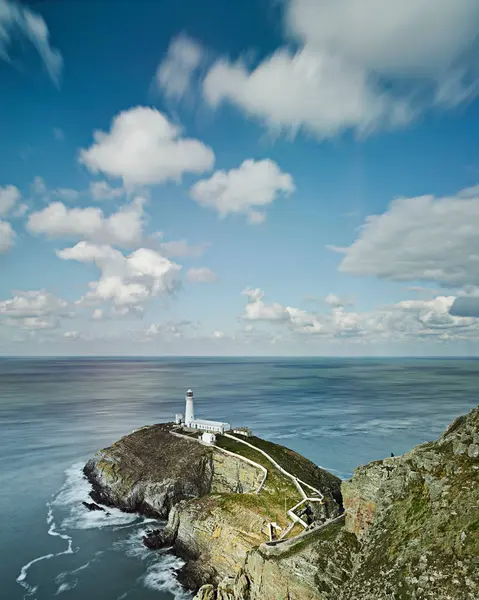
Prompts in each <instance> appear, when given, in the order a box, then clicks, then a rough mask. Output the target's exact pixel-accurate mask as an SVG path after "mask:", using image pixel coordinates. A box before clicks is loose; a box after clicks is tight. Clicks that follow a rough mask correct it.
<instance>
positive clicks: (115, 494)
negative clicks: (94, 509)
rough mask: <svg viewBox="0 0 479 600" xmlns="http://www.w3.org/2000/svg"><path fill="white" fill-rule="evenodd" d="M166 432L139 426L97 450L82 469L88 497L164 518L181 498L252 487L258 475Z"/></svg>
mask: <svg viewBox="0 0 479 600" xmlns="http://www.w3.org/2000/svg"><path fill="white" fill-rule="evenodd" d="M171 429H172V425H171V424H159V425H152V426H151V427H143V428H142V429H139V430H138V431H135V432H133V433H131V434H130V435H126V436H124V437H123V438H121V440H119V441H118V442H115V443H114V444H113V445H112V446H110V447H108V448H104V449H103V450H100V451H99V452H98V453H97V454H96V455H95V456H94V457H93V458H92V459H91V460H89V461H88V462H87V464H86V465H85V468H84V473H85V475H86V476H87V477H88V479H89V480H90V482H91V483H92V486H93V491H92V493H91V496H92V498H93V499H94V500H95V501H96V502H100V503H102V504H106V505H107V506H116V507H118V508H121V509H122V510H124V511H127V512H134V511H136V512H140V513H142V514H146V515H150V516H155V517H163V518H166V517H167V516H168V514H169V513H170V510H171V509H172V507H173V506H175V505H176V504H178V502H180V501H181V500H185V499H187V498H200V497H202V496H205V495H206V494H210V493H247V492H251V491H254V490H255V489H257V487H258V485H259V483H260V482H261V479H262V476H263V475H262V473H261V471H259V470H258V469H256V468H254V467H253V466H251V465H249V464H248V463H246V462H242V461H238V460H235V458H234V457H230V456H228V455H226V454H221V453H219V452H214V451H213V450H212V448H209V447H207V446H203V445H201V444H199V443H198V442H197V441H195V440H193V439H191V440H190V439H187V438H185V437H176V436H174V435H171V434H170V431H171Z"/></svg>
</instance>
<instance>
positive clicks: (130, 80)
mask: <svg viewBox="0 0 479 600" xmlns="http://www.w3.org/2000/svg"><path fill="white" fill-rule="evenodd" d="M478 19H479V5H478V4H477V2H476V1H475V0H414V1H413V0H403V2H401V3H398V2H395V1H393V0H391V1H390V2H389V3H388V11H387V12H384V2H383V0H360V1H359V0H358V1H356V0H354V1H353V0H338V1H336V2H332V1H330V0H283V1H281V2H278V1H273V0H245V1H244V2H241V3H224V2H220V1H219V0H218V1H217V0H209V1H206V2H193V1H190V0H179V1H178V2H176V3H174V5H173V4H171V3H164V2H154V1H152V0H145V1H143V0H135V1H133V0H121V1H120V0H119V1H113V0H103V1H98V2H97V1H95V2H80V1H77V0H63V1H62V2H60V1H58V0H56V1H55V0H44V1H36V2H23V3H19V2H12V1H11V0H0V33H2V35H1V36H0V89H1V91H2V93H1V94H0V132H1V135H0V275H1V277H0V353H1V354H4V355H14V354H15V355H16V354H19V355H37V354H41V355H43V354H53V355H74V354H145V355H156V354H205V355H217V354H218V355H228V354H239V355H250V354H251V355H256V354H258V355H262V354H263V355H277V354H278V355H289V354H292V355H353V356H362V355H419V356H422V355H435V354H438V355H468V354H477V351H478V348H479V344H478V340H479V320H478V319H479V258H478V257H479V241H478V237H477V233H476V232H477V231H478V226H479V187H475V186H476V185H477V184H478V181H479V147H478V142H477V140H478V135H477V134H478V130H479V101H478V100H477V96H478V94H479V77H478V75H479V73H478V71H477V64H478V61H477V59H478V56H479V46H478V42H477V39H476V38H475V27H474V23H477V22H478V21H477V20H478ZM95 132H97V133H96V134H95ZM98 132H101V133H98Z"/></svg>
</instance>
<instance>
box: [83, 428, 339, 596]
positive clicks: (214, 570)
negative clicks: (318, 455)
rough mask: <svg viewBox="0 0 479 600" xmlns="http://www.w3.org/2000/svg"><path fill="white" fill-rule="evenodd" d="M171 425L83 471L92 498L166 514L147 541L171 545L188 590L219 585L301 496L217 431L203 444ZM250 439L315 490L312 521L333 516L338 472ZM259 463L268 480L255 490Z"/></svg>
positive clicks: (131, 440)
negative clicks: (213, 443)
mask: <svg viewBox="0 0 479 600" xmlns="http://www.w3.org/2000/svg"><path fill="white" fill-rule="evenodd" d="M172 429H173V426H172V425H171V424H160V425H153V426H151V427H145V428H142V429H140V430H138V431H136V432H134V433H132V434H130V435H127V436H125V437H123V438H122V439H121V440H119V441H118V442H116V443H115V444H113V445H112V446H110V447H109V448H105V449H103V450H101V451H100V452H98V453H97V454H96V455H95V456H94V457H93V458H92V459H91V460H90V461H88V463H87V464H86V465H85V468H84V472H85V474H86V476H87V477H88V479H89V480H90V482H91V483H92V487H93V490H92V492H91V496H92V498H93V499H94V500H95V501H96V502H100V503H102V504H106V505H110V506H117V507H119V508H121V509H122V510H125V511H138V512H141V513H143V514H147V515H151V516H158V517H162V518H165V517H168V523H167V525H166V527H165V528H164V529H163V530H160V531H157V532H155V533H154V535H153V536H152V537H150V538H148V539H147V540H146V541H147V542H148V543H149V545H151V547H156V548H160V547H164V546H168V547H172V548H173V550H174V552H175V553H176V554H177V555H179V556H181V557H183V558H185V559H186V564H185V567H184V568H183V569H182V571H181V572H180V574H179V578H180V580H181V581H182V582H183V583H184V584H185V585H187V586H188V587H190V588H192V589H195V588H196V589H197V588H198V587H199V586H200V585H201V584H204V583H206V582H210V583H211V584H214V585H218V584H219V583H220V582H221V581H222V580H223V579H224V578H225V577H228V576H230V575H231V574H235V573H237V572H238V571H239V570H240V569H241V567H242V566H243V565H244V563H245V560H246V558H247V556H248V552H249V551H250V550H251V549H253V548H255V547H258V546H259V545H260V544H262V543H263V542H265V541H267V540H269V523H270V522H275V523H277V524H278V525H279V526H280V527H281V528H282V530H283V531H284V530H285V529H286V528H287V526H288V523H289V520H288V518H287V516H286V513H285V508H288V509H289V508H291V507H292V506H294V505H295V504H297V503H298V502H300V501H301V499H302V497H301V495H300V494H299V492H298V489H297V488H296V487H295V486H294V484H293V483H292V481H291V480H290V479H288V478H287V477H285V476H284V475H283V474H282V473H281V472H279V471H277V469H275V468H274V467H273V465H272V464H270V463H269V462H268V460H267V459H265V458H264V456H263V455H262V454H260V453H259V452H258V451H256V450H254V449H252V448H249V447H247V446H245V445H244V444H241V443H240V442H235V440H234V439H227V438H226V437H223V436H221V437H220V438H219V439H218V443H219V447H215V448H213V447H208V446H204V445H202V444H200V443H199V442H198V441H197V440H196V439H188V438H187V437H180V436H177V435H174V434H173V435H172V433H171V431H172ZM249 440H250V442H252V443H254V444H257V445H258V447H261V448H262V449H264V448H266V449H267V451H268V452H269V453H271V455H273V456H274V459H275V460H276V461H278V462H279V464H281V465H282V466H284V468H285V469H288V470H289V471H292V472H294V473H295V474H296V475H297V476H301V477H302V478H304V479H305V480H306V483H308V484H309V485H313V486H317V487H318V488H321V490H322V492H323V494H324V496H325V504H323V505H321V506H320V508H318V509H315V511H314V513H312V518H313V519H318V520H319V521H321V520H324V519H325V518H327V517H329V516H331V515H332V516H334V515H336V514H337V512H338V509H339V504H340V502H341V493H340V480H339V479H338V478H337V477H335V476H334V475H332V474H330V473H328V472H326V471H324V470H323V469H320V468H318V467H317V466H316V465H314V464H313V463H311V462H310V461H308V460H307V459H305V458H304V457H302V456H300V455H299V454H297V453H296V452H293V451H292V450H289V449H288V448H285V447H283V446H280V445H277V444H271V443H269V442H266V441H265V440H261V439H260V438H254V437H253V438H249ZM233 452H234V453H236V455H235V456H233V455H232V453H233ZM253 463H256V464H258V465H261V466H259V467H258V466H254V464H253ZM262 465H264V466H262ZM265 468H266V469H267V471H268V473H267V478H266V480H265V482H264V485H263V486H262V487H261V492H260V493H257V491H258V489H259V488H260V484H261V483H262V482H263V478H264V474H265ZM299 530H301V528H299ZM295 533H298V531H297V530H293V531H292V532H291V535H294V534H295Z"/></svg>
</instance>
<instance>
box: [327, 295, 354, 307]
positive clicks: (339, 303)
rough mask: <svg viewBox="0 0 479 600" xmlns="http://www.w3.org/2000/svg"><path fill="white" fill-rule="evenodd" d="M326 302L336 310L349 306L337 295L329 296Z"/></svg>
mask: <svg viewBox="0 0 479 600" xmlns="http://www.w3.org/2000/svg"><path fill="white" fill-rule="evenodd" d="M324 301H325V302H326V304H329V306H332V307H334V308H341V307H343V306H346V304H349V303H348V302H347V301H346V300H343V299H342V298H340V297H339V296H336V294H328V295H327V296H326V297H325V299H324Z"/></svg>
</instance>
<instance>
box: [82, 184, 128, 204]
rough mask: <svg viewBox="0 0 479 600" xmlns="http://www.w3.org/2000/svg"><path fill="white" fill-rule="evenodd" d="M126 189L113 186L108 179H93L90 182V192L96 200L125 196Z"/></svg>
mask: <svg viewBox="0 0 479 600" xmlns="http://www.w3.org/2000/svg"><path fill="white" fill-rule="evenodd" d="M124 193H125V190H124V189H123V188H122V187H112V186H111V185H110V184H109V183H108V182H107V181H92V182H91V183H90V194H91V195H92V198H93V199H94V200H112V199H113V198H119V197H121V196H123V194H124Z"/></svg>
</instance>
